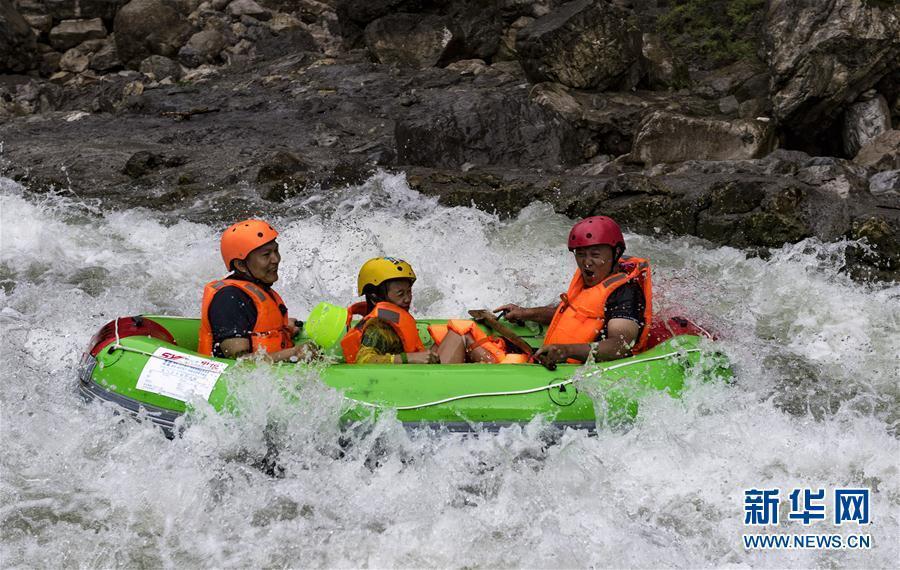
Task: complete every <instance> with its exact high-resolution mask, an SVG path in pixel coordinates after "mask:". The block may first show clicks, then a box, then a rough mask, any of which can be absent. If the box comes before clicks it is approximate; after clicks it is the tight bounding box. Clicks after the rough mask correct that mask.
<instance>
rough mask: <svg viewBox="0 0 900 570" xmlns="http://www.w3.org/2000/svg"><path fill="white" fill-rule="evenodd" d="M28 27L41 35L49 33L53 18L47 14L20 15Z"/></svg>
mask: <svg viewBox="0 0 900 570" xmlns="http://www.w3.org/2000/svg"><path fill="white" fill-rule="evenodd" d="M22 17H23V18H25V21H26V22H28V25H29V26H31V27H32V28H34V29H35V30H37V31H39V32H40V33H41V34H42V35H43V34H47V33H50V30H51V29H52V28H53V16H50V15H49V14H22Z"/></svg>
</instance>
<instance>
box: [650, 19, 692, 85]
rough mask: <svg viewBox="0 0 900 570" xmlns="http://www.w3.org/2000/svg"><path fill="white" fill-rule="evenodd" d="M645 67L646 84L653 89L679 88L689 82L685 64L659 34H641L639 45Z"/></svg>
mask: <svg viewBox="0 0 900 570" xmlns="http://www.w3.org/2000/svg"><path fill="white" fill-rule="evenodd" d="M641 50H642V53H643V54H644V59H645V60H646V68H647V80H646V81H647V86H648V87H649V88H650V89H654V90H669V89H673V90H674V89H681V88H682V87H686V86H687V85H688V84H689V83H690V76H689V75H688V68H687V65H685V63H684V62H683V61H681V59H679V58H678V56H677V55H675V52H674V51H672V48H671V47H669V45H668V44H666V42H665V40H663V38H662V36H660V35H659V34H652V33H647V34H644V35H643V43H642V47H641Z"/></svg>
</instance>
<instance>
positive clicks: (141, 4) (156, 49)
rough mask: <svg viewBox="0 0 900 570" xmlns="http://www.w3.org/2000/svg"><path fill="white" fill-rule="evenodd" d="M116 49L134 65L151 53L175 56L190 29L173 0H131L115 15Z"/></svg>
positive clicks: (136, 65)
mask: <svg viewBox="0 0 900 570" xmlns="http://www.w3.org/2000/svg"><path fill="white" fill-rule="evenodd" d="M115 31H116V50H117V51H118V53H119V58H121V60H122V62H123V63H124V64H125V65H126V66H128V67H131V68H133V69H136V68H137V67H138V65H139V64H140V62H142V61H143V60H144V59H146V58H147V57H148V56H151V55H162V56H165V57H175V56H176V54H177V53H178V50H179V48H181V46H182V45H183V44H184V42H185V41H186V40H187V38H188V37H189V36H190V33H191V26H190V24H189V23H188V21H187V18H186V17H185V16H184V15H183V14H181V12H179V10H178V7H177V5H176V4H175V2H174V1H173V0H131V2H129V3H128V4H126V5H125V7H123V8H122V9H121V10H120V11H119V13H118V14H117V15H116V21H115Z"/></svg>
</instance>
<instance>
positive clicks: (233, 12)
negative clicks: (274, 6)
mask: <svg viewBox="0 0 900 570" xmlns="http://www.w3.org/2000/svg"><path fill="white" fill-rule="evenodd" d="M225 12H226V13H227V14H228V15H229V16H231V17H232V18H238V19H239V18H240V17H241V16H250V17H251V18H256V19H258V20H262V19H268V18H269V17H271V14H270V13H269V11H268V10H266V9H265V8H263V7H262V6H260V5H259V4H257V3H256V2H254V1H253V0H232V2H231V3H229V4H228V7H227V8H226V9H225Z"/></svg>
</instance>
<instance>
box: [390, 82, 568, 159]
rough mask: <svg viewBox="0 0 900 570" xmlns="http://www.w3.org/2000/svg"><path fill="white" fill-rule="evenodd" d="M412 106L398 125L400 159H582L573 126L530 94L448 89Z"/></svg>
mask: <svg viewBox="0 0 900 570" xmlns="http://www.w3.org/2000/svg"><path fill="white" fill-rule="evenodd" d="M409 109H410V111H409V114H408V115H407V116H405V117H402V118H400V119H398V120H397V124H396V126H395V129H394V135H395V140H396V146H397V162H398V163H399V164H409V165H419V166H437V167H460V166H462V165H463V164H465V163H471V164H473V165H476V166H478V165H486V164H492V165H509V166H525V165H527V166H530V167H546V166H555V165H559V164H576V163H577V162H579V161H580V160H581V150H580V143H579V140H578V136H577V133H576V132H575V130H574V129H573V128H572V126H571V125H569V124H568V123H567V122H565V121H562V120H560V118H559V117H558V115H556V113H554V112H552V111H550V110H546V109H544V108H543V107H541V106H540V105H536V104H534V103H532V102H530V101H528V100H527V99H526V98H525V97H524V94H522V95H521V96H520V95H518V94H510V93H503V92H491V93H479V92H472V91H460V92H448V91H443V92H438V93H433V94H432V93H429V94H425V95H424V97H423V98H422V101H421V103H420V104H418V105H414V106H412V107H409Z"/></svg>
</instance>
